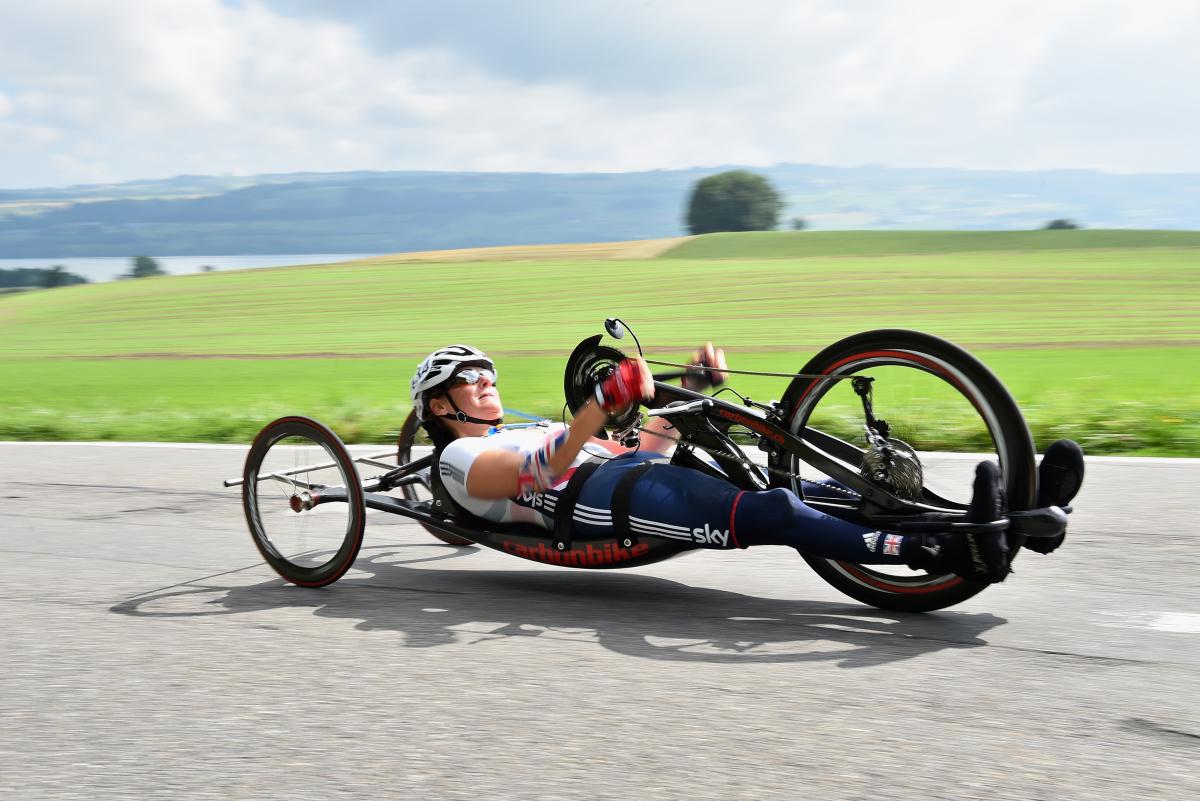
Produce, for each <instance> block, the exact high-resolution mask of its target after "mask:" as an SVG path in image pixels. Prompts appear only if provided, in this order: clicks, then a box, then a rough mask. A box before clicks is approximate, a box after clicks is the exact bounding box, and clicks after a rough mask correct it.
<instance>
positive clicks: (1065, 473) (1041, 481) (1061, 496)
mask: <svg viewBox="0 0 1200 801" xmlns="http://www.w3.org/2000/svg"><path fill="white" fill-rule="evenodd" d="M1082 485H1083V448H1081V447H1079V443H1078V442H1075V441H1074V440H1069V439H1060V440H1058V441H1057V442H1052V443H1050V447H1049V448H1046V453H1045V454H1044V455H1043V456H1042V463H1041V464H1040V465H1038V493H1037V505H1038V507H1039V508H1041V507H1044V506H1059V507H1062V506H1066V505H1067V504H1069V503H1070V502H1071V500H1072V499H1073V498H1074V497H1075V495H1076V494H1077V493H1078V492H1079V488H1080V487H1081V486H1082Z"/></svg>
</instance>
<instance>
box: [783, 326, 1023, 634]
mask: <svg viewBox="0 0 1200 801" xmlns="http://www.w3.org/2000/svg"><path fill="white" fill-rule="evenodd" d="M801 372H802V373H806V374H821V375H830V374H838V375H846V374H864V375H871V376H873V377H874V378H875V381H874V382H873V384H872V387H873V391H872V394H873V396H874V411H875V414H876V416H877V417H880V418H884V419H886V420H887V421H888V422H889V423H890V424H891V426H892V436H893V437H896V438H898V439H900V440H902V441H904V442H905V443H906V444H908V445H911V446H912V447H914V448H915V450H916V451H918V452H925V453H926V455H925V456H924V457H921V459H922V476H921V481H922V486H924V487H930V488H932V486H931V485H932V483H933V482H935V481H940V482H941V483H942V485H944V486H939V487H938V492H939V495H940V496H941V497H945V498H948V499H950V500H952V501H953V502H954V505H955V507H956V508H960V509H963V510H965V508H966V505H967V503H968V502H969V500H970V491H971V474H972V473H973V470H974V466H975V464H976V461H977V460H976V459H973V458H963V457H958V458H953V457H948V456H935V455H933V454H931V453H928V452H930V451H940V450H950V449H952V447H953V443H952V442H951V441H950V440H949V439H948V435H947V431H948V430H953V432H954V436H955V437H957V438H958V439H959V440H962V439H963V438H966V439H967V440H968V448H969V449H970V450H971V451H982V452H983V456H982V458H985V459H992V460H995V461H998V462H999V465H1000V469H1001V477H1002V486H1003V489H1004V495H1005V499H1006V502H1007V507H1008V509H1009V510H1011V511H1017V510H1024V509H1029V508H1031V507H1032V505H1033V502H1034V495H1035V491H1036V472H1035V467H1034V448H1033V440H1032V437H1031V436H1030V434H1029V428H1028V426H1026V424H1025V420H1024V418H1023V417H1022V416H1021V412H1020V410H1019V409H1018V408H1017V404H1016V402H1015V401H1014V400H1013V398H1012V396H1011V395H1010V394H1009V392H1008V390H1007V389H1005V387H1004V385H1003V384H1002V383H1001V382H1000V380H999V379H998V378H996V376H995V375H993V374H992V372H991V371H990V370H988V368H987V367H985V366H984V365H983V363H982V362H980V361H979V360H978V359H976V358H975V357H974V356H972V355H971V354H969V353H967V352H966V351H965V350H963V349H962V348H960V347H958V346H956V345H953V344H951V343H950V342H947V341H946V340H944V339H940V338H938V337H935V336H931V335H929V334H923V333H920V332H917V331H905V330H878V331H867V332H865V333H862V334H857V335H855V336H851V337H848V338H846V339H843V340H841V341H839V342H835V343H834V344H832V345H830V346H829V347H827V348H825V349H824V350H823V351H821V352H820V353H818V354H817V355H816V356H814V357H813V358H812V359H811V360H810V361H809V362H808V364H806V365H805V366H804V369H803V370H801ZM847 395H849V396H851V397H850V398H847V397H846V396H847ZM783 400H784V402H786V403H787V408H788V409H789V420H788V428H789V429H790V430H791V431H792V432H793V433H800V432H801V431H802V429H804V428H805V427H806V426H808V425H810V424H811V425H813V426H814V427H816V428H818V429H821V430H824V431H827V432H828V433H836V434H837V435H838V436H840V437H842V438H843V439H847V440H850V441H854V440H853V439H852V438H853V437H854V436H856V435H855V433H854V432H853V431H852V430H850V429H851V428H852V425H851V424H850V422H846V423H845V426H846V428H845V429H844V430H842V431H829V428H828V427H827V426H831V427H835V428H836V427H837V426H838V425H840V424H841V423H840V422H839V421H840V420H843V419H844V420H845V421H855V414H857V420H856V423H857V426H858V432H859V433H858V435H857V436H858V441H859V442H864V441H865V440H864V437H863V436H862V426H863V422H864V421H863V411H862V402H861V400H860V399H858V397H857V396H855V395H854V393H853V389H852V387H851V382H850V381H828V380H821V379H805V378H796V379H794V380H793V381H792V383H791V385H790V386H789V387H788V389H787V392H786V393H785V395H784V398H783ZM847 404H849V406H850V407H851V408H850V411H849V412H848V413H839V411H838V410H839V409H841V410H845V408H846V406H847ZM855 404H857V410H856V412H855V410H854V406H855ZM829 407H832V411H826V409H827V408H829ZM902 407H912V408H903V409H902ZM901 411H903V413H902V414H901V415H900V417H896V413H898V412H901ZM839 414H841V416H840V417H839ZM800 435H801V436H803V435H802V434H800ZM860 447H861V446H860ZM931 465H932V466H931ZM789 469H790V471H791V472H792V473H799V474H800V475H802V476H803V475H804V474H805V471H806V470H811V468H809V467H808V466H807V465H805V464H804V463H803V462H801V461H800V460H798V459H797V458H796V457H791V464H790V465H789ZM790 481H791V483H792V486H791V487H790V488H791V489H792V490H793V491H797V492H799V490H800V486H799V485H798V482H796V481H795V479H791V480H790ZM809 486H810V487H811V485H809ZM946 487H948V489H947V488H946ZM951 496H953V497H951ZM830 514H836V511H831V512H830ZM847 519H850V518H849V516H847ZM856 522H860V520H856ZM1009 537H1010V539H1009V547H1010V549H1011V553H1012V554H1013V555H1015V554H1016V552H1017V550H1018V549H1019V547H1020V544H1021V542H1020V537H1019V535H1016V534H1012V535H1009ZM801 556H803V557H804V559H805V561H807V562H808V563H809V565H811V566H812V568H813V569H814V570H815V571H816V572H817V575H819V576H820V577H821V578H823V579H824V580H825V581H827V582H829V584H831V585H833V586H834V587H836V588H837V589H838V590H840V591H841V592H843V593H845V594H846V595H849V596H850V597H851V598H854V599H856V600H859V601H862V602H863V603H866V604H870V605H871V606H875V607H878V608H880V609H887V610H891V611H900V612H928V611H932V610H935V609H944V608H945V607H948V606H953V605H954V604H957V603H960V602H962V601H965V600H966V599H968V598H970V597H972V596H974V595H976V594H977V593H979V592H981V591H982V590H984V589H985V588H986V587H987V586H988V585H987V584H985V583H980V582H974V581H968V580H966V579H962V578H960V577H958V576H955V575H953V574H944V575H934V574H929V573H925V572H919V571H909V570H907V569H895V568H891V567H890V566H881V565H873V566H864V565H858V564H853V563H849V562H841V561H838V560H835V559H827V558H822V557H815V556H809V555H806V554H801Z"/></svg>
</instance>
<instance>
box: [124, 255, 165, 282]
mask: <svg viewBox="0 0 1200 801" xmlns="http://www.w3.org/2000/svg"><path fill="white" fill-rule="evenodd" d="M166 274H167V271H166V270H164V269H163V268H162V267H159V266H158V262H157V261H155V260H154V259H153V258H152V257H150V256H135V257H134V258H133V269H132V270H130V271H129V275H128V277H129V278H148V277H150V276H152V275H166Z"/></svg>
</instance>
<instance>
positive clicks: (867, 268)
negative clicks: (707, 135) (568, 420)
mask: <svg viewBox="0 0 1200 801" xmlns="http://www.w3.org/2000/svg"><path fill="white" fill-rule="evenodd" d="M883 233H884V236H886V237H888V238H889V241H891V243H892V244H891V245H889V247H899V246H900V245H898V244H897V241H898V239H897V237H899V239H900V240H906V242H901V243H900V244H903V245H904V246H906V247H908V248H909V249H910V251H920V252H918V253H916V254H915V255H914V254H913V253H908V254H901V255H889V256H887V257H886V258H885V257H882V254H880V255H869V256H866V255H836V254H831V253H828V252H827V253H822V254H815V255H808V256H800V255H795V254H793V255H779V254H780V252H781V248H782V249H783V250H786V249H787V248H786V247H784V246H783V245H781V244H780V243H779V242H777V241H775V240H772V239H771V237H780V238H781V241H782V240H788V241H792V240H796V239H798V238H803V237H816V236H818V235H817V234H810V233H803V234H784V233H779V234H742V235H716V236H715V237H713V238H712V242H715V243H717V244H719V245H720V247H719V248H717V250H719V251H720V253H731V252H733V251H734V250H737V249H738V248H740V251H739V252H740V254H741V255H720V254H719V253H713V252H711V251H712V250H713V248H716V245H712V246H711V247H710V246H709V245H706V244H705V242H706V240H709V239H710V238H709V237H702V238H698V239H691V240H686V241H685V242H684V243H683V244H682V245H681V246H679V247H678V248H676V249H675V250H674V251H670V252H668V253H667V254H666V255H665V256H664V257H661V258H657V259H644V260H628V259H625V260H598V259H587V260H578V259H561V258H554V257H553V256H552V255H548V254H547V255H543V257H542V258H540V259H538V260H530V261H483V262H463V263H454V264H445V263H419V262H418V263H413V262H409V261H406V260H405V259H404V257H398V258H397V259H395V260H394V261H389V260H387V259H375V260H372V261H371V262H364V263H355V264H349V265H338V266H312V267H295V268H275V269H263V270H253V271H244V272H223V273H210V274H203V275H194V276H180V277H168V278H155V279H144V280H140V281H131V282H117V283H111V284H97V285H89V286H79V287H66V288H63V289H57V290H52V291H45V292H33V293H25V294H22V295H14V296H3V297H0V341H3V342H4V350H3V356H2V357H0V408H3V409H4V415H3V419H2V420H0V438H5V439H60V438H68V439H151V440H185V441H186V440H195V441H233V442H244V441H247V440H248V439H249V438H250V437H251V436H252V435H253V433H254V432H255V431H256V430H257V429H258V428H259V427H260V426H261V425H262V424H263V423H264V422H266V421H267V420H268V419H270V418H271V417H273V416H276V415H278V414H283V413H291V412H300V413H308V414H311V415H314V416H317V417H319V418H321V419H323V420H326V421H327V422H329V423H331V424H332V425H333V426H334V427H335V429H337V430H338V431H339V432H340V433H342V434H343V435H344V436H345V437H346V438H347V439H348V440H351V441H365V440H370V441H379V440H382V439H386V438H388V437H389V436H390V432H394V431H395V429H396V428H398V426H399V423H400V421H401V420H402V418H403V415H404V414H406V413H407V410H408V404H407V385H408V379H409V376H410V375H411V372H412V369H413V367H414V366H415V363H416V360H417V359H419V358H420V356H422V355H423V354H424V353H426V352H428V351H429V350H430V349H432V348H433V347H436V346H439V345H443V344H446V343H448V342H456V341H465V342H471V343H474V344H477V345H478V346H480V347H482V348H484V349H485V350H487V351H489V352H490V353H492V354H493V355H494V356H496V357H497V358H498V360H499V363H500V370H501V387H502V389H503V390H504V398H505V402H506V405H507V406H509V408H513V409H519V410H524V411H528V412H531V413H535V414H542V415H555V416H556V415H557V414H558V413H559V411H560V410H561V406H562V400H561V397H562V367H563V363H564V361H565V358H566V355H567V354H568V353H569V352H570V350H571V348H572V347H573V346H574V344H575V343H576V342H578V341H579V340H580V339H582V338H584V337H585V336H588V335H590V334H592V333H598V332H599V331H600V322H601V321H602V320H603V318H604V317H606V316H611V315H614V314H616V315H620V316H622V317H623V318H624V319H626V320H627V321H629V322H630V323H631V324H632V325H633V326H634V327H635V330H636V331H637V333H638V335H639V336H640V337H641V339H642V342H643V344H644V345H645V346H646V348H647V352H648V354H649V355H652V356H653V355H658V356H663V357H668V358H669V357H678V356H682V355H683V354H684V352H685V351H686V350H687V349H689V348H691V347H692V346H693V345H695V344H696V343H698V342H701V341H703V340H705V339H710V338H711V339H713V340H715V341H717V342H719V343H721V344H723V345H725V346H726V348H727V350H728V351H729V355H730V361H731V364H732V366H734V367H740V368H744V369H765V370H776V371H788V370H798V369H799V368H800V367H802V366H803V363H804V362H805V361H806V360H807V358H808V357H809V356H811V355H812V354H813V353H814V352H815V351H817V350H818V349H820V348H821V347H823V346H824V345H826V344H829V343H830V342H832V341H834V340H835V339H838V338H841V337H843V336H846V335H848V334H851V333H855V332H857V331H860V330H864V329H867V328H880V327H904V328H916V329H920V330H925V331H929V332H930V333H934V334H937V335H939V336H943V337H946V338H948V339H951V340H953V341H956V342H958V343H960V344H962V345H965V346H967V347H968V348H970V349H972V350H973V351H974V352H975V353H976V355H978V356H979V357H980V358H982V359H983V360H984V361H985V362H986V363H987V364H988V365H989V366H990V367H992V369H993V370H994V371H995V372H997V374H998V375H1000V377H1001V378H1002V379H1003V380H1004V381H1005V383H1006V384H1007V385H1008V386H1009V388H1010V389H1011V390H1012V391H1013V393H1014V395H1016V397H1017V399H1018V401H1019V402H1020V403H1021V405H1022V408H1023V409H1024V411H1025V412H1026V416H1027V417H1028V419H1029V421H1030V424H1031V427H1033V429H1034V431H1035V436H1036V438H1037V439H1038V441H1039V442H1041V443H1043V444H1044V443H1045V442H1047V441H1049V439H1050V438H1053V437H1055V436H1060V435H1069V436H1074V437H1075V438H1077V439H1080V440H1081V441H1082V442H1084V443H1085V446H1086V447H1088V448H1089V450H1090V451H1091V452H1093V453H1142V454H1174V455H1193V456H1194V455H1200V422H1198V421H1200V371H1198V370H1197V369H1196V366H1197V365H1198V364H1200V359H1198V357H1200V326H1198V320H1200V314H1198V312H1200V249H1196V247H1197V246H1200V234H1187V233H1186V232H1184V233H1183V234H1182V235H1181V236H1179V237H1176V236H1169V237H1167V240H1169V241H1170V244H1169V245H1164V244H1163V242H1164V241H1165V240H1163V239H1162V238H1160V237H1157V236H1149V237H1147V236H1143V237H1142V238H1141V239H1140V240H1139V239H1138V238H1137V237H1133V236H1132V234H1138V233H1139V232H1107V231H1066V232H1029V233H1023V232H1014V233H1013V234H1011V236H1012V237H1013V238H1014V239H1013V240H1012V241H1005V240H1004V239H1003V236H1004V235H1003V234H995V233H991V232H989V233H988V236H987V237H985V239H987V238H991V239H995V238H996V237H997V236H999V237H1000V238H999V239H997V240H996V241H994V242H993V243H992V249H990V250H983V249H978V247H977V246H972V247H965V246H964V242H963V241H959V242H958V245H957V246H955V245H954V243H953V242H948V241H946V240H952V239H961V237H960V235H959V234H958V233H912V232H904V235H903V236H900V235H899V234H895V233H891V232H883ZM1041 233H1047V234H1055V235H1057V234H1064V235H1068V236H1076V237H1078V238H1077V239H1076V240H1075V244H1074V245H1073V246H1071V247H1055V248H1050V247H1043V248H1038V247H1029V248H1024V247H1020V248H1019V247H1010V245H1013V244H1014V243H1015V242H1017V241H1018V240H1020V241H1024V239H1025V238H1028V237H1029V236H1030V235H1031V234H1041ZM1140 233H1142V234H1155V235H1157V234H1159V233H1171V232H1140ZM1117 234H1124V235H1126V236H1125V237H1124V240H1123V241H1124V244H1121V241H1122V240H1121V238H1120V237H1117V238H1116V239H1114V235H1117ZM872 235H873V234H872ZM823 236H824V235H823ZM828 236H831V237H834V238H835V239H838V240H842V244H841V245H839V247H843V248H849V247H851V244H849V243H852V242H853V241H855V239H856V238H861V237H864V236H865V235H864V234H861V233H860V234H839V235H836V236H835V235H828ZM966 236H968V237H972V238H974V237H978V236H980V235H979V234H975V233H973V232H968V233H967V234H966ZM1189 237H1190V238H1191V239H1190V240H1189ZM868 238H869V237H868ZM739 239H740V240H742V241H741V243H740V245H739V244H737V243H738V241H739ZM974 241H975V242H976V243H977V245H978V242H979V240H978V239H975V240H974ZM1189 241H1190V242H1193V243H1195V245H1193V244H1189ZM1096 242H1103V243H1104V244H1101V245H1097V244H1095V243H1096ZM1139 242H1140V244H1139ZM1147 242H1151V244H1147ZM834 244H836V243H833V241H832V240H831V241H830V243H829V244H828V245H827V246H823V247H829V248H832V247H833V245H834ZM735 245H737V247H736V248H735V247H734V246H735ZM701 246H704V247H708V248H709V250H710V256H709V258H699V257H695V256H693V257H690V258H681V257H680V252H681V251H686V250H687V249H689V248H691V249H695V248H697V247H701ZM787 247H793V246H792V245H788V246H787ZM860 247H861V246H860ZM939 248H940V249H941V250H940V252H939ZM701 249H702V250H703V248H701ZM626 343H629V340H626ZM785 385H786V381H785V380H783V379H762V378H750V379H744V380H743V379H738V380H736V381H735V382H733V386H734V387H735V388H737V389H739V390H740V391H743V392H745V393H748V394H750V395H751V396H753V397H755V398H759V399H769V398H773V397H778V396H779V394H780V393H781V392H782V390H783V388H784V386H785Z"/></svg>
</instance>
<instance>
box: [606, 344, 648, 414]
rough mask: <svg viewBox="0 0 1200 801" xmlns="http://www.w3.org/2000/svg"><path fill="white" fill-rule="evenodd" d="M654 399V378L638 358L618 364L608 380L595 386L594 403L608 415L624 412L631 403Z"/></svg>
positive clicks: (640, 358) (644, 363)
mask: <svg viewBox="0 0 1200 801" xmlns="http://www.w3.org/2000/svg"><path fill="white" fill-rule="evenodd" d="M652 397H654V376H652V375H651V374H650V368H649V367H648V366H647V365H646V362H644V361H643V360H642V357H640V356H634V357H633V358H632V359H625V360H624V361H622V362H621V363H619V364H618V365H617V367H616V369H615V370H613V371H612V374H611V375H609V376H608V378H606V379H604V380H603V381H601V382H600V383H599V384H598V385H596V402H597V403H599V404H600V408H601V409H603V410H604V411H605V412H607V413H609V414H613V413H614V412H620V411H624V410H625V409H626V408H627V407H628V406H629V405H630V404H631V403H635V402H637V401H640V400H649V399H650V398H652Z"/></svg>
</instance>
